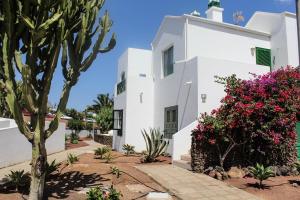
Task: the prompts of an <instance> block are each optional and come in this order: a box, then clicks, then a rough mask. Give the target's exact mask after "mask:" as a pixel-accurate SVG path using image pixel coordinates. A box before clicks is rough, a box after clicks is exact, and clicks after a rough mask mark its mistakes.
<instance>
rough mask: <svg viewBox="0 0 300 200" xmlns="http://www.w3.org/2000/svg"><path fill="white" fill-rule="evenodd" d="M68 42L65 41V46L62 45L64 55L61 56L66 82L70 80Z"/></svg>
mask: <svg viewBox="0 0 300 200" xmlns="http://www.w3.org/2000/svg"><path fill="white" fill-rule="evenodd" d="M67 45H68V44H67V41H63V45H62V55H61V66H62V72H63V76H64V78H65V79H66V80H68V78H69V77H68V76H69V75H68V74H69V73H68V72H69V71H68V68H67V64H68V46H67Z"/></svg>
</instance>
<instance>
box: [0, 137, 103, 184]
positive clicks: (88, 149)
mask: <svg viewBox="0 0 300 200" xmlns="http://www.w3.org/2000/svg"><path fill="white" fill-rule="evenodd" d="M85 143H88V144H89V146H85V147H81V148H76V149H70V150H66V151H62V152H59V153H55V154H51V155H49V156H48V161H49V162H52V161H53V160H56V162H63V161H65V160H67V157H68V154H70V153H72V154H74V155H76V156H79V155H81V154H84V153H94V150H95V149H96V148H98V147H101V146H102V145H101V144H99V143H96V142H94V141H85ZM16 170H24V171H25V172H30V170H31V169H30V161H27V162H24V163H20V164H17V165H13V166H10V167H6V168H2V169H0V181H1V180H2V179H3V178H5V175H7V174H9V173H10V171H16Z"/></svg>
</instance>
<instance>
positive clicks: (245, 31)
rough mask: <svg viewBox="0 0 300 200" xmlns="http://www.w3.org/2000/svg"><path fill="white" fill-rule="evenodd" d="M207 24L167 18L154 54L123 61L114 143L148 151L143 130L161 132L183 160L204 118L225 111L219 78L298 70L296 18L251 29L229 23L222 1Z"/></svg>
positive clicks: (271, 17) (255, 21) (259, 15)
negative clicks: (214, 111) (286, 68)
mask: <svg viewBox="0 0 300 200" xmlns="http://www.w3.org/2000/svg"><path fill="white" fill-rule="evenodd" d="M208 7H209V8H208V10H207V11H206V15H207V17H206V18H202V17H200V16H198V15H195V12H194V14H191V15H183V16H166V17H165V18H164V20H163V22H162V24H161V26H160V28H159V30H158V32H157V34H156V36H155V38H154V40H153V42H152V49H151V50H144V49H132V48H129V49H128V50H127V51H126V52H125V53H124V54H123V55H122V56H121V58H120V59H119V63H118V80H117V84H116V87H115V88H116V89H115V108H114V109H115V110H116V111H115V112H114V116H115V117H114V121H115V123H114V126H115V128H116V129H119V130H115V131H114V143H113V147H114V148H115V149H116V150H119V151H122V146H123V144H131V145H134V146H135V147H136V150H137V151H142V150H145V143H144V140H143V137H142V134H141V130H142V129H149V128H150V127H152V128H159V129H160V130H161V131H162V132H163V133H164V134H165V137H166V138H167V139H170V144H171V145H170V147H169V150H168V152H169V153H170V154H172V157H173V160H180V157H181V155H183V154H187V153H188V151H189V149H190V147H191V136H190V135H191V130H192V129H193V128H195V125H196V122H197V121H196V120H197V118H198V117H199V116H200V113H203V112H208V113H210V112H211V110H212V109H214V108H217V107H218V106H219V105H220V100H221V98H222V97H223V96H224V87H223V86H222V85H220V84H218V83H216V82H215V76H221V77H226V76H229V75H232V74H236V75H237V76H238V77H239V78H242V79H249V78H250V77H252V76H251V75H250V74H249V73H255V74H264V73H267V72H269V71H270V70H272V69H278V68H280V67H282V66H287V65H292V66H298V47H297V33H296V16H295V14H293V13H288V12H284V13H265V12H256V13H255V14H254V15H253V16H252V17H251V19H250V20H249V22H248V23H247V25H246V26H245V27H241V26H237V25H233V24H228V23H225V22H223V16H222V15H223V11H224V9H223V8H221V7H220V2H219V1H217V0H210V2H209V6H208Z"/></svg>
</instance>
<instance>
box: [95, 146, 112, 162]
mask: <svg viewBox="0 0 300 200" xmlns="http://www.w3.org/2000/svg"><path fill="white" fill-rule="evenodd" d="M94 151H95V156H99V158H100V159H103V156H104V155H105V154H106V153H108V152H110V151H111V149H110V148H109V147H107V146H104V147H99V148H97V149H95V150H94Z"/></svg>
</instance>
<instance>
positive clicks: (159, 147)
mask: <svg viewBox="0 0 300 200" xmlns="http://www.w3.org/2000/svg"><path fill="white" fill-rule="evenodd" d="M142 134H143V137H144V140H145V142H146V148H147V149H146V152H145V155H144V162H154V161H156V159H157V158H158V157H159V156H161V155H162V154H163V153H164V152H165V151H166V150H167V148H168V145H169V142H167V141H165V140H164V138H163V134H161V133H160V131H159V130H158V129H150V134H148V133H147V132H146V130H143V131H142Z"/></svg>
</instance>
